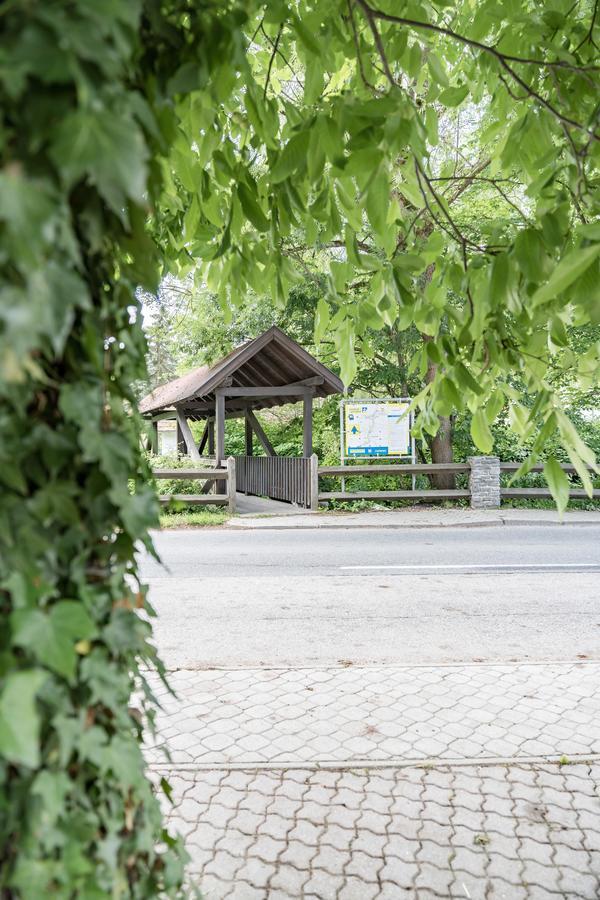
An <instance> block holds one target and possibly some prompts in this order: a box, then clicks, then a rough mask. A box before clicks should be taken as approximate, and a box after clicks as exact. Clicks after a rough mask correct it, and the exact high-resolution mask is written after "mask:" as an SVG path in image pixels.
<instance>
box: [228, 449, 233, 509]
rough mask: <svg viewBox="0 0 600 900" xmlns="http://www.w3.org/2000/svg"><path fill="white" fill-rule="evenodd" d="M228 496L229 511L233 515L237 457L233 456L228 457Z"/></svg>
mask: <svg viewBox="0 0 600 900" xmlns="http://www.w3.org/2000/svg"><path fill="white" fill-rule="evenodd" d="M227 497H228V505H229V512H230V513H231V515H233V514H234V512H235V459H234V458H233V456H230V457H229V458H228V459H227Z"/></svg>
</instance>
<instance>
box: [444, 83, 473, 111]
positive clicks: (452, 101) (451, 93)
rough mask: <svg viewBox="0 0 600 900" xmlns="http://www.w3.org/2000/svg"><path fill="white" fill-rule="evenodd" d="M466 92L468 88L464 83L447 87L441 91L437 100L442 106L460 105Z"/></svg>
mask: <svg viewBox="0 0 600 900" xmlns="http://www.w3.org/2000/svg"><path fill="white" fill-rule="evenodd" d="M468 93H469V88H468V86H467V85H466V84H462V85H460V86H457V87H448V88H446V90H444V91H442V93H441V94H440V96H439V97H438V100H439V102H440V103H442V104H443V105H444V106H450V107H452V106H460V104H461V103H462V102H463V100H464V99H465V97H466V96H467V94H468Z"/></svg>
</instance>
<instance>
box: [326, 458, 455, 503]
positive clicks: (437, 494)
mask: <svg viewBox="0 0 600 900" xmlns="http://www.w3.org/2000/svg"><path fill="white" fill-rule="evenodd" d="M470 471H471V467H470V466H469V464H468V463H418V464H412V463H410V464H392V465H383V464H381V463H368V464H367V465H358V466H319V467H318V477H319V478H320V477H322V476H325V475H330V476H337V477H340V478H344V479H347V478H357V477H358V478H361V477H363V476H365V475H367V476H369V475H394V476H399V475H436V474H440V473H444V472H448V473H451V474H452V475H460V474H464V473H466V472H470ZM318 496H319V502H324V501H326V500H411V499H412V500H457V499H463V498H468V497H470V496H471V492H470V490H469V489H468V488H465V489H458V488H456V489H444V488H431V489H427V490H420V489H418V490H386V489H384V490H379V491H365V490H358V491H347V490H345V489H344V490H339V491H319V495H318Z"/></svg>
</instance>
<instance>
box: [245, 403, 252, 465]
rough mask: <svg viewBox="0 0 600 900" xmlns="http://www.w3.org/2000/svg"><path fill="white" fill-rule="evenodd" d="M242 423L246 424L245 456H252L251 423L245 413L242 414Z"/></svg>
mask: <svg viewBox="0 0 600 900" xmlns="http://www.w3.org/2000/svg"><path fill="white" fill-rule="evenodd" d="M244 424H245V426H246V456H252V423H251V422H250V419H249V418H248V414H247V413H246V415H245V416H244Z"/></svg>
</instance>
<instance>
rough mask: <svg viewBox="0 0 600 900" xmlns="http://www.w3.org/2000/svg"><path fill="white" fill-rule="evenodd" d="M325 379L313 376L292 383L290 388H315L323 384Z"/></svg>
mask: <svg viewBox="0 0 600 900" xmlns="http://www.w3.org/2000/svg"><path fill="white" fill-rule="evenodd" d="M324 381H325V379H324V378H323V376H322V375H313V376H312V378H303V379H302V381H294V382H293V383H292V386H295V385H299V386H301V387H313V386H314V387H316V386H318V385H319V384H323V382H324Z"/></svg>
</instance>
